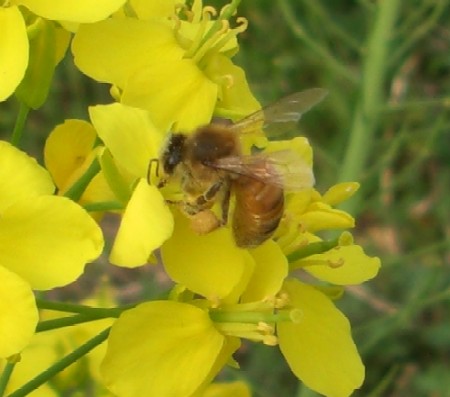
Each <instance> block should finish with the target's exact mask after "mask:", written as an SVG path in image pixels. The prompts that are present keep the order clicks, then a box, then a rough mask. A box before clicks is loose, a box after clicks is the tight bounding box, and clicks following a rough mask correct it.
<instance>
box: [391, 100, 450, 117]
mask: <svg viewBox="0 0 450 397" xmlns="http://www.w3.org/2000/svg"><path fill="white" fill-rule="evenodd" d="M424 108H437V109H439V108H443V109H450V97H444V98H432V99H417V100H409V101H404V102H400V103H394V104H388V105H386V106H385V107H383V109H382V111H383V112H386V113H390V112H400V111H411V110H423V109H424Z"/></svg>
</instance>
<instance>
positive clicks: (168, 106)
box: [0, 0, 380, 397]
mask: <svg viewBox="0 0 450 397" xmlns="http://www.w3.org/2000/svg"><path fill="white" fill-rule="evenodd" d="M191 3H192V4H191V5H190V6H189V7H188V6H186V5H183V4H182V3H181V2H180V0H176V1H175V0H164V1H163V0H160V1H156V0H153V1H150V0H148V1H146V0H128V1H125V0H101V1H100V0H99V1H96V2H95V5H93V4H92V2H91V1H87V0H78V1H75V0H70V1H69V0H68V1H61V2H54V1H50V0H10V1H6V2H5V1H4V2H3V5H1V6H0V26H2V27H3V29H4V30H6V33H5V32H4V33H3V34H2V38H0V100H6V99H7V98H8V97H10V96H11V95H12V94H15V95H16V96H17V97H18V98H19V100H20V101H21V103H22V104H23V106H25V107H27V108H33V109H37V108H39V107H40V106H41V105H42V104H43V103H44V102H45V99H46V97H47V94H48V89H49V86H50V83H51V80H52V75H53V71H54V69H55V67H56V66H57V64H58V62H59V61H60V60H61V59H62V58H63V56H64V54H65V53H66V51H67V50H68V48H69V46H70V49H71V52H72V54H73V57H74V62H75V65H76V66H77V68H78V69H79V70H80V71H81V72H83V73H84V74H86V75H88V76H89V77H91V78H92V79H94V80H96V81H98V82H101V83H108V84H111V95H112V97H113V98H114V99H113V101H112V103H111V104H107V105H103V104H102V105H95V106H91V107H90V108H89V115H90V122H88V121H84V120H74V119H70V120H66V121H65V122H64V123H63V124H61V125H58V126H56V127H55V128H54V130H53V131H51V133H50V134H49V136H48V138H47V141H46V144H45V150H44V158H45V168H44V167H42V166H40V165H38V164H37V162H36V161H35V160H34V159H32V158H31V157H30V156H28V155H27V154H25V153H24V152H22V151H21V150H19V149H18V148H17V146H18V142H19V141H20V137H18V136H17V135H16V136H13V139H12V144H11V143H8V142H5V141H1V142H0V175H1V180H2V184H1V188H0V192H1V194H0V259H1V261H0V275H1V278H0V279H1V283H0V335H1V338H0V360H1V359H2V358H3V364H2V362H1V361H0V368H2V365H3V368H4V374H6V373H7V372H8V371H7V369H8V368H11V367H12V366H14V363H15V362H16V361H18V360H19V359H18V357H19V355H20V357H21V361H20V362H19V363H17V364H15V369H14V371H13V373H12V374H11V376H10V379H9V384H8V389H7V390H11V391H12V390H14V389H15V388H17V387H20V386H21V385H23V384H24V383H26V382H27V379H26V376H28V377H30V376H31V377H33V376H37V375H38V373H39V372H40V371H43V370H44V369H46V368H47V367H49V366H51V365H52V361H54V360H57V358H58V355H57V351H58V350H59V351H68V349H70V347H71V344H70V343H66V344H65V345H64V346H62V347H61V345H62V344H64V343H63V342H62V341H67V340H71V341H72V342H71V343H75V342H74V340H79V338H80V337H79V335H78V336H77V337H75V336H74V331H73V330H72V329H69V330H68V329H66V328H64V329H56V330H53V331H47V332H43V331H44V330H45V325H46V324H47V325H48V324H50V323H51V322H52V321H55V320H57V317H55V316H56V314H55V312H51V313H50V314H49V313H48V312H46V313H45V314H41V322H40V323H39V325H38V321H39V319H38V318H39V315H38V305H37V303H36V299H35V296H34V292H33V291H47V290H50V289H53V288H55V287H60V286H64V285H67V284H69V283H71V282H73V281H75V280H76V279H77V278H78V277H79V276H80V275H81V273H82V272H83V270H84V266H85V264H86V263H88V262H91V261H93V260H95V259H96V258H97V257H99V255H100V254H101V253H102V251H103V245H104V242H103V234H102V231H101V229H100V227H99V226H98V221H99V219H100V218H101V217H102V215H103V213H105V212H107V211H113V212H116V213H120V214H121V223H120V227H119V230H118V232H117V235H116V236H115V239H114V243H113V246H112V249H111V252H110V257H109V259H110V262H111V263H112V264H114V265H117V266H122V267H129V268H133V267H138V266H142V265H144V264H147V263H148V262H152V261H153V259H154V256H153V253H154V252H155V251H157V252H158V255H160V258H161V262H162V265H163V266H164V269H165V271H166V272H167V274H168V275H169V277H170V278H171V279H172V280H173V281H174V282H175V283H176V287H174V289H173V290H172V291H171V293H170V295H169V298H168V299H165V300H155V301H148V302H143V303H140V304H139V305H137V306H135V307H133V308H126V309H123V310H119V311H116V312H114V314H113V311H111V312H110V317H118V318H108V319H105V318H104V317H108V316H107V315H104V314H102V315H100V314H99V315H97V314H98V313H100V311H101V310H100V309H98V310H97V311H96V310H95V308H92V310H91V311H89V303H90V302H85V305H84V306H83V308H84V309H85V310H86V311H85V312H84V313H88V314H85V317H82V316H83V311H82V307H81V306H80V307H75V305H74V306H73V307H66V311H67V312H71V313H77V308H78V309H79V312H78V313H79V315H80V316H81V317H80V321H79V322H86V321H89V320H91V321H92V323H89V324H86V325H85V328H83V330H84V331H83V332H84V333H85V335H87V336H93V335H96V334H98V333H99V332H100V330H101V329H103V328H106V327H108V326H110V325H112V327H111V330H110V333H109V336H108V331H106V333H105V332H104V333H103V334H100V335H103V336H104V337H103V339H105V338H106V337H107V336H108V340H107V344H105V345H106V353H105V351H104V350H101V349H96V354H94V355H91V356H90V359H89V366H91V367H92V372H93V374H94V375H93V376H94V377H95V379H98V380H99V383H101V384H102V385H104V386H106V388H107V389H108V390H109V391H106V389H104V390H103V389H101V391H100V389H99V392H98V395H108V393H110V392H112V393H114V395H117V396H121V397H122V396H123V397H134V396H136V397H141V396H146V395H154V396H160V397H164V396H180V397H189V396H198V397H200V396H204V397H206V396H218V395H221V396H249V395H250V391H249V389H248V387H247V386H246V385H245V384H244V383H242V382H235V383H229V384H218V383H217V384H214V383H212V382H213V380H214V378H215V377H216V375H217V374H218V373H219V372H220V371H221V370H222V368H223V367H224V366H225V365H231V366H236V365H237V363H236V362H235V361H234V359H233V357H232V355H233V353H235V352H236V350H237V349H238V348H239V346H240V344H241V340H242V339H247V340H250V341H254V342H262V343H264V344H266V345H269V346H274V345H279V347H280V350H281V353H282V354H283V355H284V357H285V359H286V361H287V363H288V364H289V366H290V368H291V370H292V372H293V373H294V374H295V375H296V376H297V377H298V378H299V379H300V380H301V381H302V382H304V383H305V384H306V385H307V386H308V387H310V388H311V389H313V390H316V391H317V392H319V393H321V394H324V395H326V396H336V397H340V396H348V395H350V394H351V393H352V392H353V390H354V389H356V388H358V387H360V386H361V384H362V382H363V379H364V366H363V364H362V362H361V359H360V357H359V354H358V352H357V349H356V347H355V344H354V342H353V340H352V336H351V329H350V326H349V322H348V320H347V319H346V317H345V316H344V315H343V314H342V313H341V312H340V311H339V310H338V309H337V308H336V307H335V305H334V303H333V299H335V298H336V297H337V295H339V291H340V292H342V287H336V286H345V285H348V284H358V283H361V282H364V281H366V280H368V279H370V278H372V277H374V276H375V275H376V274H377V272H378V269H379V266H380V263H379V260H378V258H371V257H369V256H367V255H366V254H365V253H364V252H363V250H362V248H361V247H360V246H358V245H355V244H354V243H353V239H352V237H351V235H350V233H349V232H347V231H345V232H343V233H342V234H341V236H340V237H338V238H336V239H335V240H332V241H328V240H322V239H321V238H320V237H319V236H318V235H317V232H320V231H323V230H333V229H334V230H336V229H337V230H344V229H348V228H351V227H353V226H354V220H353V218H352V217H351V216H350V215H349V214H347V213H345V212H343V211H340V210H337V209H335V208H333V206H335V205H336V204H339V203H340V202H342V201H344V200H346V199H347V198H349V197H350V196H351V195H352V194H353V193H354V192H355V191H356V190H357V189H358V184H356V183H342V184H338V185H336V186H333V187H331V188H330V189H329V190H328V191H327V192H326V193H325V194H323V195H322V194H320V193H319V192H317V191H316V190H314V189H313V188H310V189H304V190H302V191H300V192H296V193H289V194H287V196H286V206H285V207H286V208H285V212H284V216H283V218H282V220H281V223H280V226H279V228H278V229H277V231H276V233H275V235H274V236H273V239H270V240H269V241H267V242H265V243H264V244H262V245H261V246H259V247H257V248H255V249H251V250H247V249H241V248H238V247H237V246H236V244H235V243H234V240H233V237H232V233H231V231H230V228H229V227H227V226H226V227H222V228H219V229H218V230H216V231H214V232H212V233H209V234H207V235H202V236H199V235H197V234H196V233H194V232H193V231H192V230H191V228H190V227H189V222H188V220H187V218H186V217H185V216H183V215H180V214H179V212H178V211H177V210H176V209H175V208H172V207H170V206H168V205H167V198H168V195H169V194H171V193H170V192H167V191H165V190H161V189H158V188H157V187H156V186H155V185H153V184H149V181H148V175H147V173H148V168H149V160H150V159H153V158H158V156H159V153H160V152H161V147H162V145H163V144H164V141H165V137H166V135H167V133H168V131H191V130H193V129H195V128H196V127H198V126H200V125H204V124H207V123H209V122H210V120H211V119H212V117H213V116H220V117H225V118H229V119H232V120H237V119H239V118H242V117H243V116H245V115H248V114H250V113H252V112H254V111H256V110H258V109H259V108H260V105H259V103H258V102H257V100H256V99H255V98H254V96H253V95H252V93H251V91H250V89H249V86H248V84H247V81H246V77H245V73H244V71H243V70H242V69H241V68H239V67H238V66H236V65H235V64H233V61H232V59H231V58H232V56H233V55H234V54H236V52H237V51H238V43H237V36H238V34H239V33H240V32H242V31H244V30H245V29H246V27H247V21H246V20H245V19H242V18H235V17H234V16H233V15H234V14H235V11H236V7H237V4H238V3H239V1H236V0H234V1H231V2H230V4H229V5H227V6H226V7H224V8H223V9H222V10H221V11H220V12H218V11H217V10H215V9H213V8H211V7H209V6H204V5H203V4H202V2H201V0H195V1H193V2H191ZM271 144H273V145H275V146H276V147H274V148H275V149H277V150H278V149H283V148H285V147H289V148H291V149H292V148H293V149H294V150H295V151H296V152H298V154H299V156H301V157H303V159H304V161H305V162H306V163H308V164H309V166H310V167H312V149H311V147H310V146H309V143H308V141H307V140H306V139H305V138H295V139H293V140H290V141H284V142H276V143H270V144H269V145H271ZM94 219H95V220H94ZM297 269H302V270H303V271H304V274H306V273H308V274H309V275H310V276H309V277H307V278H306V279H307V280H309V283H306V282H304V281H301V280H300V278H299V276H298V274H299V273H298V272H296V274H295V275H294V274H293V272H294V270H297ZM314 279H316V280H317V281H316V282H312V280H314ZM330 284H332V285H333V287H330ZM336 291H338V293H337V292H336ZM91 303H92V302H91ZM39 307H41V308H42V307H45V305H44V304H42V305H41V306H39ZM55 307H56V306H55ZM47 308H48V307H47ZM119 314H120V316H119ZM76 318H77V317H76V315H74V316H73V319H75V320H73V324H75V323H76V321H77V320H76ZM100 318H103V320H99V319H100ZM44 320H45V321H44ZM94 320H97V321H94ZM37 325H38V331H42V332H39V333H36V326H37ZM55 328H56V327H55ZM49 329H50V328H49ZM50 347H51V349H50ZM50 351H52V352H53V353H49V352H50ZM88 351H89V349H87V350H86V351H85V352H84V354H86V353H87V352H88ZM81 356H82V354H81V353H80V357H81ZM79 365H80V361H78V362H77V363H76V364H74V365H72V366H71V367H70V368H73V370H72V371H69V372H67V371H65V372H64V373H63V375H61V374H60V375H59V377H58V378H56V379H57V380H58V381H59V382H66V383H68V384H70V385H72V386H73V382H74V380H73V378H74V377H76V373H77V372H76V371H77V368H79V367H78V366H79ZM52 368H53V367H52ZM70 368H69V369H70ZM61 369H62V368H61ZM56 372H57V371H56V370H55V373H56ZM4 376H5V375H4ZM70 377H72V380H70V379H69V378H70ZM71 382H72V383H71ZM38 385H40V384H38ZM53 386H54V385H53ZM33 393H36V394H33V395H39V393H42V395H45V396H52V395H56V394H55V392H54V391H53V390H52V389H51V388H50V387H49V386H48V385H46V384H44V385H41V387H40V388H39V389H37V390H35V391H34V392H33ZM19 395H22V394H19Z"/></svg>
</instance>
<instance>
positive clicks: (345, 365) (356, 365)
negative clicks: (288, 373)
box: [278, 280, 364, 397]
mask: <svg viewBox="0 0 450 397" xmlns="http://www.w3.org/2000/svg"><path fill="white" fill-rule="evenodd" d="M284 290H285V291H286V292H287V293H288V295H289V299H290V302H291V305H292V306H293V307H295V308H297V309H298V310H300V318H299V321H298V323H291V322H284V323H280V324H279V325H278V336H279V341H280V349H281V351H282V353H283V355H284V357H285V358H286V360H287V362H288V364H289V366H290V368H291V369H292V371H293V372H294V374H295V375H296V376H297V377H298V378H299V379H300V380H301V381H302V382H303V383H305V385H306V386H308V387H309V388H311V389H312V390H315V391H317V392H319V393H321V394H323V395H325V396H329V397H346V396H349V395H350V394H351V393H352V392H353V390H354V389H357V388H359V387H360V386H361V384H362V382H363V380H364V366H363V364H362V362H361V358H360V357H359V354H358V351H357V350H356V346H355V344H354V342H353V340H352V336H351V330H350V324H349V322H348V320H347V319H346V317H345V316H344V315H343V314H342V313H341V312H340V311H339V310H338V309H336V307H335V306H334V305H333V303H332V302H331V301H330V300H329V299H328V298H327V297H326V296H325V295H324V294H322V293H321V292H319V291H317V290H316V289H314V288H313V287H311V286H308V285H306V284H303V283H301V282H299V281H298V280H288V281H286V283H285V286H284Z"/></svg>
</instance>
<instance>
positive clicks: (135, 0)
mask: <svg viewBox="0 0 450 397" xmlns="http://www.w3.org/2000/svg"><path fill="white" fill-rule="evenodd" d="M129 3H130V5H131V7H133V10H134V12H135V13H136V16H137V17H138V19H142V20H152V19H154V18H168V17H171V16H173V15H174V13H175V6H176V5H178V4H183V3H184V1H179V0H164V1H150V2H149V1H148V0H130V1H129Z"/></svg>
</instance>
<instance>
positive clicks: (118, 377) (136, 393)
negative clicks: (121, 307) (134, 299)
mask: <svg viewBox="0 0 450 397" xmlns="http://www.w3.org/2000/svg"><path fill="white" fill-rule="evenodd" d="M224 343H225V337H224V336H223V335H221V334H220V333H219V332H218V331H217V330H216V329H215V327H214V325H213V323H212V321H211V320H210V318H209V316H208V314H207V312H205V311H203V310H201V309H199V308H197V307H194V306H191V305H188V304H184V303H179V302H173V301H153V302H149V303H144V304H142V305H139V306H138V307H136V308H135V309H131V310H128V311H127V312H125V313H124V314H122V315H121V317H120V318H119V319H118V320H117V322H116V323H115V324H114V325H113V327H112V330H111V334H110V337H109V340H108V350H107V353H106V356H105V360H104V361H103V364H102V367H101V372H102V374H103V377H104V380H105V383H106V385H107V387H108V388H109V389H110V390H111V391H112V392H113V393H115V394H117V395H119V396H122V397H142V396H158V397H170V396H190V395H191V394H192V393H193V392H195V390H196V389H197V388H198V387H199V386H200V385H201V384H202V382H204V380H205V378H206V377H208V375H209V374H210V371H211V368H212V367H213V365H214V364H215V362H216V359H217V357H218V356H219V355H220V353H221V351H222V349H223V346H224ZM217 370H218V369H217Z"/></svg>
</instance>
